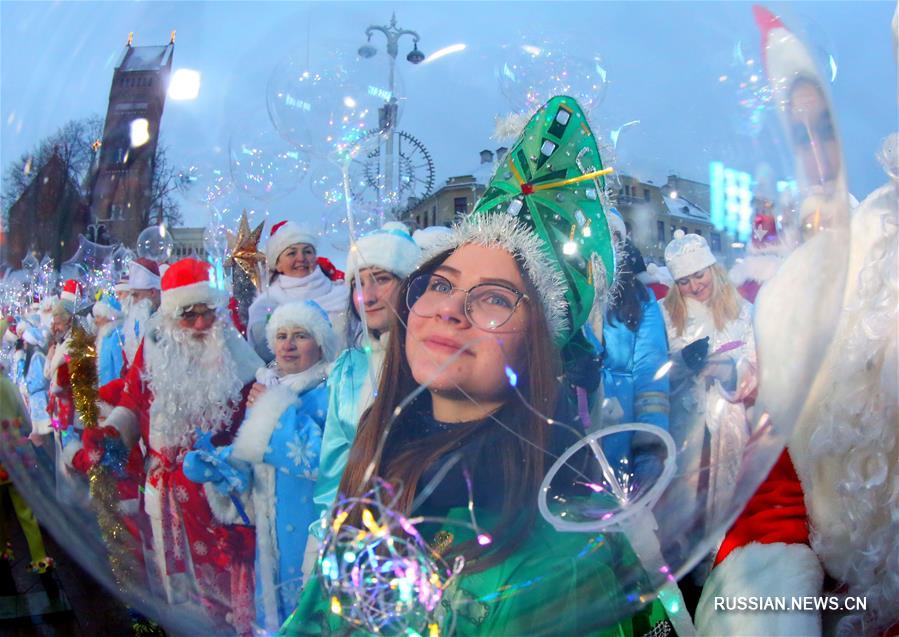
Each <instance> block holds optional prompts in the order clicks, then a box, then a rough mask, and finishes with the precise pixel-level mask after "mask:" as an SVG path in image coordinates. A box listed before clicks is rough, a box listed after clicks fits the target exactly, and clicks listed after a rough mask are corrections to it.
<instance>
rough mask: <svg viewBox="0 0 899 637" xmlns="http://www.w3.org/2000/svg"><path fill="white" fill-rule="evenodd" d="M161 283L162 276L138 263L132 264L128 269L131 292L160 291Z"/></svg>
mask: <svg viewBox="0 0 899 637" xmlns="http://www.w3.org/2000/svg"><path fill="white" fill-rule="evenodd" d="M160 281H161V277H160V275H158V274H156V273H155V272H152V271H150V270H148V269H147V268H145V267H144V266H142V265H141V264H140V263H138V262H136V261H132V262H131V265H130V266H129V268H128V289H129V290H158V289H159V288H160Z"/></svg>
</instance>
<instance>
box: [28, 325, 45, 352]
mask: <svg viewBox="0 0 899 637" xmlns="http://www.w3.org/2000/svg"><path fill="white" fill-rule="evenodd" d="M22 340H24V341H25V342H26V343H28V344H29V345H35V346H37V347H40V348H43V347H46V346H47V334H45V333H44V331H43V330H41V329H38V328H36V327H34V326H33V325H29V326H28V327H26V328H25V330H24V331H23V332H22Z"/></svg>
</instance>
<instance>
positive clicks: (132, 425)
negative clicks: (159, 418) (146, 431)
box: [103, 407, 140, 449]
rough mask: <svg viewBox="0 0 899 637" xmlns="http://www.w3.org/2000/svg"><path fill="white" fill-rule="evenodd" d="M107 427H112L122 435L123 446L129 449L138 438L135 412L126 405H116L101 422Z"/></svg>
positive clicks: (138, 429)
mask: <svg viewBox="0 0 899 637" xmlns="http://www.w3.org/2000/svg"><path fill="white" fill-rule="evenodd" d="M103 424H104V425H105V426H107V427H113V428H114V429H115V430H116V431H118V432H119V434H121V436H122V442H123V443H125V448H127V449H131V448H132V447H133V446H134V445H135V444H136V443H137V441H138V439H139V438H140V425H139V423H138V420H137V414H135V413H134V412H133V411H131V410H130V409H128V408H127V407H116V408H115V409H113V410H112V412H111V413H110V414H109V416H107V417H106V420H105V421H104V423H103Z"/></svg>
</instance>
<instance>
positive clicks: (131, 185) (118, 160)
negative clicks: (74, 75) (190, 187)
mask: <svg viewBox="0 0 899 637" xmlns="http://www.w3.org/2000/svg"><path fill="white" fill-rule="evenodd" d="M174 50H175V41H174V34H173V35H172V40H171V41H170V42H169V43H168V44H167V45H165V46H132V41H131V38H130V37H129V39H128V44H127V46H126V47H125V51H124V53H123V54H122V59H121V60H120V61H119V64H118V65H117V66H116V68H115V72H114V73H113V76H112V86H111V88H110V90H109V106H108V109H107V111H106V121H105V124H104V127H103V140H102V145H101V147H100V154H99V160H98V165H97V169H96V175H95V181H94V184H93V189H92V197H91V214H92V215H93V218H94V219H95V220H96V221H97V222H98V223H102V224H104V225H105V226H106V227H107V229H108V230H109V233H110V235H111V236H112V238H113V240H115V241H121V242H122V243H124V244H126V245H133V244H134V241H135V240H136V239H137V235H138V234H140V231H141V230H143V228H144V227H145V226H146V225H148V224H149V223H152V222H153V221H154V220H155V218H156V217H155V216H154V213H153V210H151V207H152V205H153V201H152V188H151V186H152V179H153V170H154V165H153V163H154V158H155V155H156V148H157V145H158V142H159V125H160V120H161V119H162V110H163V107H164V106H165V96H166V90H167V87H168V80H169V74H170V73H171V69H172V57H173V54H174Z"/></svg>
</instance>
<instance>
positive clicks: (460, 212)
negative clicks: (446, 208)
mask: <svg viewBox="0 0 899 637" xmlns="http://www.w3.org/2000/svg"><path fill="white" fill-rule="evenodd" d="M453 212H454V213H455V215H456V216H457V217H461V216H464V215H466V214H468V197H455V198H454V199H453Z"/></svg>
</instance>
